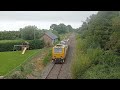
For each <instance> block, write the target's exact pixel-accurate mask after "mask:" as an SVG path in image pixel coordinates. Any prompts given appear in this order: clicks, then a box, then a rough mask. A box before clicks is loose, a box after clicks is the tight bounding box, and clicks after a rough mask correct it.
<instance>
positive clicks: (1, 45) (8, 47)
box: [0, 40, 44, 52]
mask: <svg viewBox="0 0 120 90" xmlns="http://www.w3.org/2000/svg"><path fill="white" fill-rule="evenodd" d="M23 41H24V40H7V41H6V40H5V41H4V40H2V41H0V52H4V51H13V47H14V45H21V44H22V43H23ZM28 42H29V45H30V50H32V49H41V48H43V47H44V41H42V40H28ZM17 50H21V49H20V48H18V49H17Z"/></svg>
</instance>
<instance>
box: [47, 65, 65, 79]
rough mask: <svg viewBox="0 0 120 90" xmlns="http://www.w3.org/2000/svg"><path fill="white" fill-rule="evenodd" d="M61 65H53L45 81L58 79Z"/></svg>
mask: <svg viewBox="0 0 120 90" xmlns="http://www.w3.org/2000/svg"><path fill="white" fill-rule="evenodd" d="M62 66H63V64H54V65H53V67H52V68H51V70H50V71H49V73H48V75H47V76H46V78H45V79H59V74H60V72H61V68H62Z"/></svg>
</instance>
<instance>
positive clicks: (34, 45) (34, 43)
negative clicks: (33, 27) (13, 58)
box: [29, 40, 44, 49]
mask: <svg viewBox="0 0 120 90" xmlns="http://www.w3.org/2000/svg"><path fill="white" fill-rule="evenodd" d="M29 44H30V49H41V48H43V47H44V41H43V40H31V41H29Z"/></svg>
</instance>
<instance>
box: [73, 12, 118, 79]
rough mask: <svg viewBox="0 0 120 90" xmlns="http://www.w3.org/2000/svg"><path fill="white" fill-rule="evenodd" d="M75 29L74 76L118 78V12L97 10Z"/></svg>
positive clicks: (83, 77)
mask: <svg viewBox="0 0 120 90" xmlns="http://www.w3.org/2000/svg"><path fill="white" fill-rule="evenodd" d="M76 32H77V34H78V36H77V38H76V39H77V46H76V53H75V55H74V59H75V60H74V63H73V65H72V73H73V78H78V79H81V78H82V79H120V12H119V11H99V12H98V13H97V14H93V15H91V16H90V17H89V18H87V19H86V21H84V22H83V24H82V26H81V27H79V28H78V29H76Z"/></svg>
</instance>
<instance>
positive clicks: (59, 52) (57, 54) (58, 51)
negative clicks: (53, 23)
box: [52, 44, 68, 63]
mask: <svg viewBox="0 0 120 90" xmlns="http://www.w3.org/2000/svg"><path fill="white" fill-rule="evenodd" d="M67 51H68V45H64V44H57V45H56V46H54V47H53V48H52V60H53V61H54V62H55V63H63V62H64V60H65V58H66V55H67Z"/></svg>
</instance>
